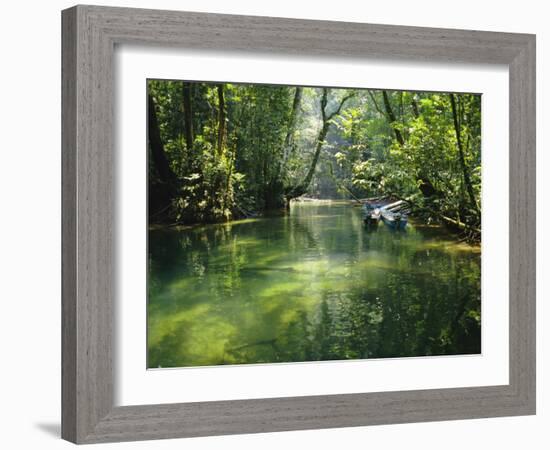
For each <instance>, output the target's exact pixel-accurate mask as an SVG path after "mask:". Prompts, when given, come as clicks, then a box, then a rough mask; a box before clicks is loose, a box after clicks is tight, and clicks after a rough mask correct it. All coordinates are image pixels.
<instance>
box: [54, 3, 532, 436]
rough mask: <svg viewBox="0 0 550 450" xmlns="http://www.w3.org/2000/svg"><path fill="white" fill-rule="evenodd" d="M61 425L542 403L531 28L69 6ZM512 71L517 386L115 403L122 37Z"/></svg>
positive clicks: (228, 427) (273, 421) (517, 407)
mask: <svg viewBox="0 0 550 450" xmlns="http://www.w3.org/2000/svg"><path fill="white" fill-rule="evenodd" d="M62 31H63V45H62V52H63V57H62V64H63V68H62V82H63V89H62V92H63V96H62V102H63V113H62V122H63V138H62V146H63V149H62V151H63V157H62V165H63V187H62V189H63V219H62V223H63V247H62V257H63V263H62V267H63V283H62V285H63V289H62V291H63V294H62V295H63V299H62V305H63V306H62V314H63V332H62V346H63V368H62V371H63V389H62V392H63V394H62V402H63V414H62V435H63V437H64V438H65V439H67V440H70V441H72V442H77V443H93V442H111V441H122V440H137V439H160V438H175V437H190V436H207V435H219V434H234V433H258V432H267V431H283V430H297V429H314V428H327V427H345V426H362V425H371V424H387V423H401V422H412V421H417V422H420V421H430V420H450V419H464V418H474V417H493V416H509V415H519V414H533V413H534V412H535V38H534V36H532V35H525V34H510V33H491V32H482V31H466V30H446V29H435V28H418V27H401V26H390V25H370V24H357V23H343V22H327V21H307V20H295V19H277V18H268V17H245V16H230V15H219V14H201V13H187V12H175V11H155V10H140V9H128V8H109V7H97V6H77V7H73V8H71V9H68V10H65V11H63V20H62ZM120 43H129V44H148V45H157V46H162V47H167V46H172V47H180V48H188V49H195V50H201V51H205V50H228V51H237V52H262V53H268V54H277V55H286V56H293V55H294V56H300V57H303V58H307V57H311V56H316V57H331V58H347V59H363V58H383V59H402V60H403V59H405V60H413V61H433V62H445V63H453V62H461V63H474V64H476V63H484V64H506V65H508V66H509V70H510V156H509V157H510V299H509V301H510V383H509V384H508V385H505V386H489V387H474V388H460V389H432V390H423V391H404V392H384V393H362V394H346V395H326V396H308V397H288V398H278V399H260V400H238V401H222V402H203V403H184V404H170V405H140V406H125V407H114V406H113V375H114V374H113V366H112V357H113V350H112V349H113V312H114V300H115V299H114V288H113V285H114V268H115V267H114V261H113V257H114V255H113V250H112V248H113V217H114V200H113V198H114V192H113V190H114V180H113V161H114V160H115V156H116V155H115V152H116V149H115V148H114V144H113V142H114V139H113V132H114V130H113V52H114V46H115V44H120Z"/></svg>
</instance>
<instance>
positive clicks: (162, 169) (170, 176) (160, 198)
mask: <svg viewBox="0 0 550 450" xmlns="http://www.w3.org/2000/svg"><path fill="white" fill-rule="evenodd" d="M147 138H148V141H149V147H150V149H151V158H152V161H153V166H154V168H155V171H156V173H157V174H158V177H159V181H158V182H157V181H156V180H155V181H154V182H150V183H149V185H148V187H147V192H148V198H149V201H148V202H147V203H148V213H149V221H150V222H151V223H153V222H164V221H165V220H167V219H168V218H169V216H170V204H171V201H172V199H173V198H174V196H175V194H176V187H175V181H176V176H175V174H174V172H172V169H171V168H170V164H169V162H168V159H167V158H166V153H165V152H164V144H163V142H162V139H161V136H160V129H159V124H158V119H157V112H156V109H155V102H154V100H153V97H152V96H151V94H148V96H147Z"/></svg>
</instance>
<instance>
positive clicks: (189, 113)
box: [183, 81, 193, 155]
mask: <svg viewBox="0 0 550 450" xmlns="http://www.w3.org/2000/svg"><path fill="white" fill-rule="evenodd" d="M183 118H184V132H185V146H186V147H187V153H188V155H191V154H192V153H193V110H192V109H191V83H188V82H185V81H184V82H183Z"/></svg>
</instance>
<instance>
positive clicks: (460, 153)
mask: <svg viewBox="0 0 550 450" xmlns="http://www.w3.org/2000/svg"><path fill="white" fill-rule="evenodd" d="M449 97H450V99H451V109H452V111H453V123H454V128H455V135H456V147H457V149H458V160H459V162H460V167H461V168H462V176H463V178H464V185H465V186H466V191H467V192H468V197H469V198H470V203H471V205H472V208H474V210H475V211H476V214H477V215H478V216H479V206H478V204H477V201H476V196H475V194H474V189H473V187H472V181H471V180H470V173H469V170H468V167H467V166H466V160H465V158H464V147H463V144H462V138H461V132H460V129H461V126H460V120H459V116H458V112H457V107H456V100H455V95H454V94H449Z"/></svg>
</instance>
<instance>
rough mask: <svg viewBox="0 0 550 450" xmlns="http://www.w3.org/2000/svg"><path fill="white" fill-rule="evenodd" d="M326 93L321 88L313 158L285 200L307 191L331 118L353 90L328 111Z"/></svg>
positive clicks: (336, 113) (338, 112) (337, 112)
mask: <svg viewBox="0 0 550 450" xmlns="http://www.w3.org/2000/svg"><path fill="white" fill-rule="evenodd" d="M328 94H329V90H328V89H327V88H323V93H322V95H321V118H322V123H321V129H320V130H319V134H318V135H317V143H316V145H315V152H314V153H313V158H312V160H311V164H310V166H309V169H308V171H307V174H306V176H305V178H304V180H303V181H302V182H301V183H300V184H298V185H297V186H295V187H293V188H292V189H291V190H290V191H289V192H288V193H287V195H286V197H287V201H290V200H291V199H292V198H296V197H299V196H300V195H303V194H305V193H306V192H307V190H308V188H309V185H310V183H311V180H312V179H313V175H314V174H315V169H316V167H317V162H318V161H319V156H320V155H321V150H322V148H323V145H324V144H325V138H326V137H327V133H328V130H329V128H330V125H331V124H332V119H334V117H336V116H337V115H338V114H340V111H341V109H342V107H343V106H344V103H346V101H347V100H349V99H350V98H351V97H353V95H354V92H353V91H352V92H349V93H348V94H346V95H345V96H344V97H342V99H341V100H340V101H339V103H338V106H337V107H336V109H335V110H334V111H333V112H331V113H328V111H327V104H328Z"/></svg>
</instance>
